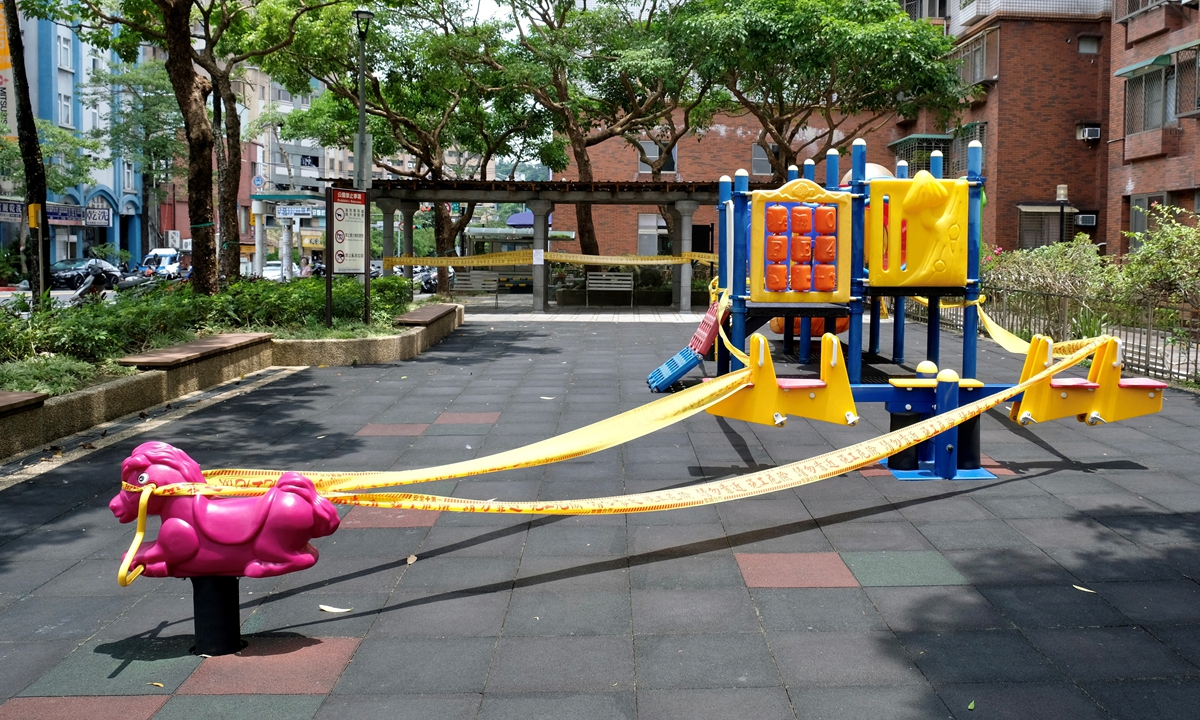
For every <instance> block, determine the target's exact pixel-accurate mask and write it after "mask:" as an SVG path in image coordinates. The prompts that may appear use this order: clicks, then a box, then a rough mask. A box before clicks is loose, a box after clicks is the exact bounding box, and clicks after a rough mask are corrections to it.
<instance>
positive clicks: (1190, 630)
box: [1146, 625, 1200, 666]
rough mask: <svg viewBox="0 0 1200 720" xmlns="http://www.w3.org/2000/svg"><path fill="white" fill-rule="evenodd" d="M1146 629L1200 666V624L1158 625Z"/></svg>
mask: <svg viewBox="0 0 1200 720" xmlns="http://www.w3.org/2000/svg"><path fill="white" fill-rule="evenodd" d="M1146 629H1147V630H1148V631H1149V632H1150V633H1151V634H1153V635H1154V636H1155V637H1156V638H1158V639H1159V640H1161V641H1162V642H1163V644H1165V645H1166V646H1167V647H1169V648H1171V649H1172V650H1174V651H1175V652H1177V653H1179V654H1180V655H1181V656H1182V657H1183V658H1184V659H1185V660H1187V661H1188V662H1190V663H1192V664H1193V665H1197V666H1200V625H1156V626H1153V627H1149V628H1146Z"/></svg>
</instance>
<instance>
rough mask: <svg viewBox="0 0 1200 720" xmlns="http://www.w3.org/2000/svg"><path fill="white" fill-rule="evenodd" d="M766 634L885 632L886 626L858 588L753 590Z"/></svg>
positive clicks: (752, 593)
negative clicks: (767, 632)
mask: <svg viewBox="0 0 1200 720" xmlns="http://www.w3.org/2000/svg"><path fill="white" fill-rule="evenodd" d="M750 594H751V595H752V596H753V597H754V604H755V606H756V607H757V608H758V614H759V617H760V618H761V620H762V626H763V627H764V628H765V629H766V630H767V631H769V632H776V633H778V632H804V631H810V630H811V631H815V632H868V631H886V630H887V629H888V627H887V623H885V622H884V620H883V618H882V617H881V616H880V615H879V611H878V610H876V609H875V606H874V605H873V604H872V603H871V600H870V599H869V598H868V597H867V596H866V594H865V593H864V592H863V591H862V590H861V589H859V588H752V589H751V590H750Z"/></svg>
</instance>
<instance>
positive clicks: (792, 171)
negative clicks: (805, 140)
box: [788, 165, 800, 182]
mask: <svg viewBox="0 0 1200 720" xmlns="http://www.w3.org/2000/svg"><path fill="white" fill-rule="evenodd" d="M798 177H800V168H798V167H796V166H795V165H788V182H791V181H793V180H795V179H796V178H798Z"/></svg>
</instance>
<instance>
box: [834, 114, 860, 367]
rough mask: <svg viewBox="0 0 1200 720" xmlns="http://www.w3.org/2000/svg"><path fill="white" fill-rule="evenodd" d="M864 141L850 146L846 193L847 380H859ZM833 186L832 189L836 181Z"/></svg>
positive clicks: (856, 141) (855, 142)
mask: <svg viewBox="0 0 1200 720" xmlns="http://www.w3.org/2000/svg"><path fill="white" fill-rule="evenodd" d="M866 178H867V141H866V140H863V139H862V138H859V139H857V140H855V141H854V144H853V145H851V149H850V192H851V193H852V197H851V201H850V202H851V208H852V214H851V217H850V221H851V222H850V227H851V235H850V328H849V331H848V333H847V340H846V343H847V345H848V346H849V348H848V349H849V352H847V353H846V373H847V374H848V375H849V376H850V382H852V383H856V382H861V381H862V350H863V345H862V330H863V327H862V326H863V323H862V316H863V295H864V294H865V291H866V284H865V279H866V278H865V276H864V275H863V269H864V268H863V265H864V255H865V253H864V246H865V242H866V227H865V224H864V222H863V216H864V210H865V203H866V198H865V196H866V191H867V184H866ZM833 182H834V183H835V185H834V189H836V187H837V185H836V183H837V180H836V179H835V180H834V181H833Z"/></svg>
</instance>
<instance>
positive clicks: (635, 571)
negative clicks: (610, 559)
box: [629, 553, 746, 589]
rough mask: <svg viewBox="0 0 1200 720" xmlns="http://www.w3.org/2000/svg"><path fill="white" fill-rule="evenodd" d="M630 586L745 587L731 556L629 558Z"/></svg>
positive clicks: (739, 569) (730, 554)
mask: <svg viewBox="0 0 1200 720" xmlns="http://www.w3.org/2000/svg"><path fill="white" fill-rule="evenodd" d="M629 583H630V585H631V586H632V587H634V588H664V589H670V588H713V587H736V588H744V587H746V581H745V580H743V579H742V570H741V568H740V567H738V564H737V560H735V559H734V557H733V554H732V553H729V554H726V553H707V554H705V555H699V556H696V557H661V556H640V557H635V558H631V559H630V568H629Z"/></svg>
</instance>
